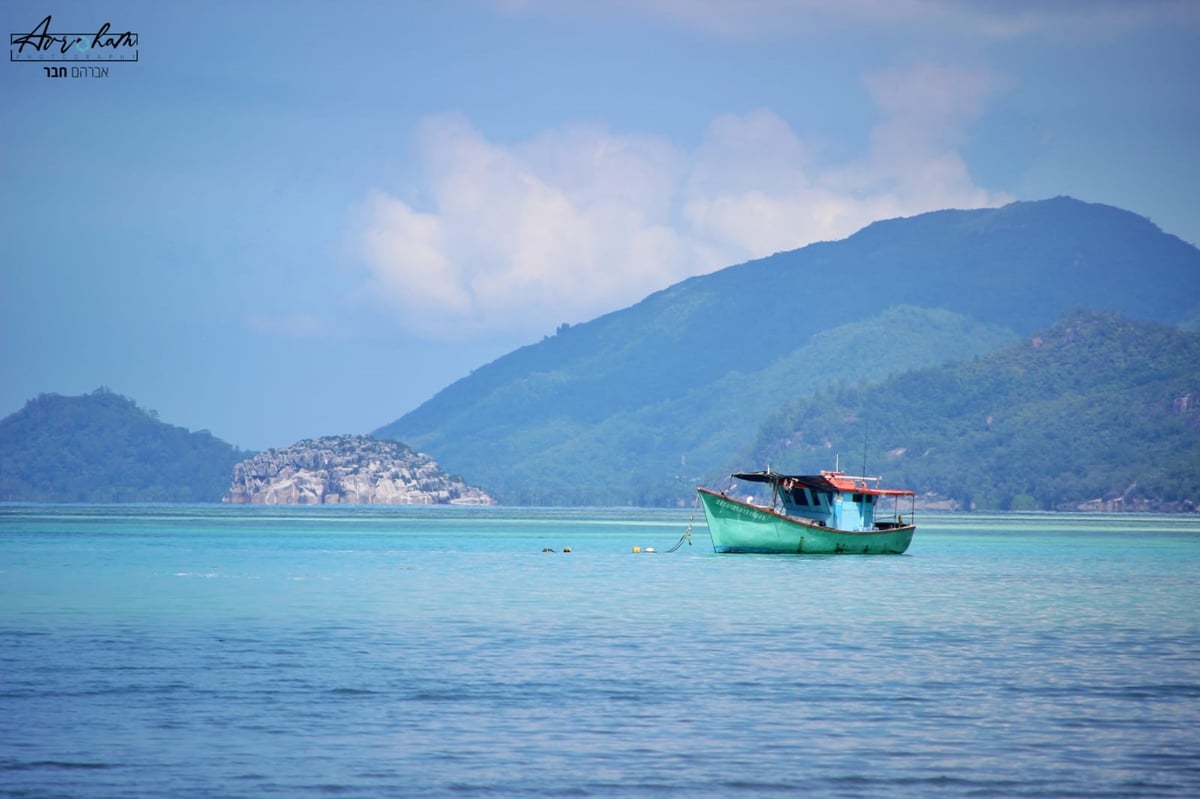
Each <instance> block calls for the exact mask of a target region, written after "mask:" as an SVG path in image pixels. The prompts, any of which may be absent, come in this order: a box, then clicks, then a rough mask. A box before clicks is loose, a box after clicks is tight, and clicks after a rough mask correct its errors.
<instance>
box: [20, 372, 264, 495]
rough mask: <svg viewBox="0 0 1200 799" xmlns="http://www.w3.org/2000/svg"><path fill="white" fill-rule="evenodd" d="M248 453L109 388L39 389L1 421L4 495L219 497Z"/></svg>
mask: <svg viewBox="0 0 1200 799" xmlns="http://www.w3.org/2000/svg"><path fill="white" fill-rule="evenodd" d="M246 455H247V453H244V452H240V451H238V450H237V449H235V448H234V447H232V446H230V445H229V444H226V443H225V442H224V441H221V440H220V439H218V438H215V437H213V436H212V435H211V434H210V433H208V432H197V433H192V432H189V431H187V430H186V429H184V428H182V427H175V426H173V425H169V424H165V423H163V422H161V421H159V420H158V419H157V418H156V417H155V416H154V415H152V414H151V413H150V412H147V411H144V410H142V409H141V408H139V407H138V406H137V404H136V403H135V402H134V401H133V400H131V399H128V398H127V397H122V396H120V395H119V394H114V393H113V392H111V391H109V390H107V389H98V390H97V391H94V392H92V393H91V394H86V395H84V396H80V397H64V396H60V395H58V394H42V395H41V396H39V397H37V398H35V399H32V400H30V401H29V402H27V403H26V404H25V407H24V408H22V409H21V410H20V411H17V412H16V413H14V414H12V415H10V416H8V417H6V418H4V419H2V420H0V501H3V502H14V501H21V502H220V500H221V497H222V495H223V494H224V493H225V491H226V489H227V488H228V487H229V475H230V472H231V471H232V469H233V465H234V464H235V463H237V462H238V461H240V460H242V459H243V458H245V457H246Z"/></svg>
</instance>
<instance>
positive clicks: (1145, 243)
mask: <svg viewBox="0 0 1200 799" xmlns="http://www.w3.org/2000/svg"><path fill="white" fill-rule="evenodd" d="M1075 306H1086V307H1091V308H1097V309H1105V310H1112V311H1117V312H1120V313H1122V314H1124V315H1126V316H1128V317H1129V318H1131V319H1138V320H1148V321H1149V320H1154V321H1160V322H1165V323H1169V324H1180V323H1183V322H1184V321H1185V320H1188V319H1194V318H1195V314H1196V310H1197V308H1198V307H1200V250H1197V249H1196V248H1195V247H1192V246H1191V245H1188V244H1186V243H1185V242H1182V241H1180V240H1179V239H1178V238H1176V237H1175V236H1171V235H1168V234H1166V233H1163V232H1162V231H1161V230H1159V229H1158V228H1157V227H1155V226H1154V225H1153V224H1152V223H1151V222H1150V221H1148V220H1146V219H1145V218H1143V217H1140V216H1137V215H1136V214H1132V213H1129V212H1127V211H1122V210H1120V209H1116V208H1111V207H1108V206H1103V205H1094V204H1089V203H1083V202H1079V201H1078V200H1073V199H1070V198H1066V197H1060V198H1056V199H1053V200H1046V201H1042V202H1022V203H1013V204H1011V205H1008V206H1005V207H1003V208H998V209H986V210H979V211H939V212H935V213H930V214H924V215H921V216H918V217H913V218H909V219H896V220H889V221H885V222H879V223H876V224H873V225H870V226H869V227H867V228H865V229H864V230H862V231H860V232H858V233H856V234H855V235H853V236H851V237H849V238H848V239H845V240H843V241H838V242H826V243H821V244H814V245H811V246H809V247H805V248H803V249H800V250H796V251H792V252H786V253H778V254H776V255H774V256H771V257H769V258H765V259H761V260H758V261H753V262H750V263H746V264H742V265H739V266H734V267H730V268H727V269H723V270H720V271H718V272H715V273H713V274H710V275H705V276H702V277H697V278H692V279H690V280H686V281H684V282H682V283H679V284H677V285H675V286H672V287H670V288H668V289H665V290H663V291H661V292H658V293H656V294H653V295H651V296H649V297H647V298H646V299H645V300H643V301H642V302H640V303H638V304H636V305H634V306H632V307H629V308H626V309H624V310H620V311H616V312H614V313H611V314H608V315H606V316H603V317H600V318H598V319H595V320H592V321H590V322H587V323H585V324H580V325H575V326H570V327H568V326H565V325H564V326H563V327H562V328H560V330H559V332H558V333H557V334H556V335H554V336H550V337H547V338H546V339H545V340H544V341H542V342H540V343H538V344H535V345H531V346H528V347H524V348H522V349H520V350H517V351H515V352H513V353H510V354H509V355H506V356H504V357H503V358H500V359H498V360H497V361H495V362H493V363H491V364H488V365H486V366H483V367H481V368H479V369H477V370H476V371H475V372H473V373H472V374H471V375H470V376H468V377H465V378H463V379H462V380H460V381H458V382H456V383H454V384H453V385H451V386H449V387H448V388H446V389H444V390H443V391H442V392H440V393H439V394H437V395H436V396H435V397H433V398H432V399H430V400H429V401H428V402H426V403H425V404H423V405H422V406H421V407H419V408H417V409H416V410H414V411H412V412H411V413H409V414H407V415H405V416H403V417H401V418H400V419H398V420H397V421H395V422H393V423H392V424H389V425H386V426H385V427H383V428H380V429H379V430H377V431H376V432H375V435H376V436H377V437H382V438H393V439H397V440H402V441H405V442H406V443H409V444H410V445H412V446H414V447H417V448H419V449H421V450H423V451H426V452H430V453H432V454H434V455H435V456H436V457H437V458H438V461H439V462H440V463H442V464H443V465H444V466H445V467H446V468H448V469H451V470H453V471H455V472H457V473H460V474H463V475H465V476H466V477H467V479H469V480H471V481H472V482H476V483H478V484H480V485H482V486H484V487H485V488H486V489H488V490H489V491H490V492H491V493H493V495H495V496H497V497H498V499H499V500H500V501H501V502H508V503H536V504H588V503H597V504H600V503H613V502H616V503H634V504H663V503H671V502H676V501H690V489H689V488H688V486H689V484H690V483H691V482H692V481H693V480H695V479H697V478H700V477H703V476H706V475H710V474H712V473H714V472H716V471H717V470H719V469H720V468H721V467H722V466H723V465H724V464H726V463H727V462H728V461H729V459H730V458H731V457H732V456H733V455H734V454H736V453H737V452H738V451H740V450H741V449H742V448H743V447H744V446H745V443H746V442H747V441H751V440H753V437H754V431H756V430H757V429H758V427H759V425H761V423H762V422H763V420H764V419H765V418H766V417H767V416H768V415H769V414H770V413H771V412H772V411H774V410H775V409H777V408H778V406H779V405H780V404H781V403H783V402H786V401H788V400H790V399H793V398H795V397H803V396H805V395H808V394H811V393H812V392H813V391H815V390H817V389H820V388H823V387H829V386H831V385H834V384H836V383H838V382H839V381H845V382H846V383H847V384H850V383H854V382H858V381H860V380H865V379H875V380H878V379H880V378H881V377H883V376H885V375H886V374H888V373H890V372H889V370H892V369H900V370H903V369H909V368H914V367H916V366H921V365H932V364H936V363H939V362H942V361H945V360H950V359H960V358H969V357H972V356H974V355H977V354H980V353H983V352H986V351H989V350H993V349H997V348H999V347H1002V346H1004V345H1006V344H1008V343H1010V342H1011V341H1012V340H1013V339H1014V338H1015V337H1016V336H1017V335H1029V334H1031V333H1033V332H1034V331H1036V330H1038V329H1042V328H1044V327H1047V326H1049V325H1051V324H1053V323H1054V322H1055V320H1056V319H1057V318H1058V317H1059V315H1060V314H1061V313H1063V312H1064V311H1066V310H1068V309H1069V308H1072V307H1075Z"/></svg>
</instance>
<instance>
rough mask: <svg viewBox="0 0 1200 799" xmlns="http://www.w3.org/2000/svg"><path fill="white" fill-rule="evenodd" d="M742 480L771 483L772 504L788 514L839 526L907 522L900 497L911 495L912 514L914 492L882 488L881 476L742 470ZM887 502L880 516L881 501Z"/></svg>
mask: <svg viewBox="0 0 1200 799" xmlns="http://www.w3.org/2000/svg"><path fill="white" fill-rule="evenodd" d="M733 477H735V478H736V479H738V480H746V481H748V482H754V483H767V484H769V485H770V486H771V491H772V498H771V505H772V507H774V508H776V509H777V510H778V511H779V512H781V513H783V514H784V515H785V516H790V517H795V518H800V519H806V520H808V521H810V522H814V523H817V524H820V525H823V526H825V527H832V528H834V529H837V530H853V531H871V530H887V529H891V528H894V527H898V526H904V519H903V516H901V515H900V510H901V509H900V508H899V499H900V498H901V497H908V498H909V499H910V502H909V508H908V509H907V510H908V512H909V518H910V520H911V518H912V510H913V509H912V503H913V498H914V495H913V492H912V491H903V490H898V489H887V488H880V487H879V481H880V478H878V477H861V476H850V475H846V474H844V473H843V472H827V471H822V472H821V473H820V474H817V475H785V474H776V473H774V472H771V471H770V470H767V471H765V472H738V473H736V474H734V475H733ZM889 497H890V498H893V501H892V502H887V503H886V507H885V508H884V509H883V510H882V511H881V513H880V517H879V519H878V520H877V518H876V509H877V508H878V506H879V505H880V503H881V501H884V500H886V499H887V498H889Z"/></svg>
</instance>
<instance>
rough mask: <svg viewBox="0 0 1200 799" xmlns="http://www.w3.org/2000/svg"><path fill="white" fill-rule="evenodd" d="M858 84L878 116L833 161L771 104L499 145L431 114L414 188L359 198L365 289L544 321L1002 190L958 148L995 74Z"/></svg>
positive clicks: (452, 325)
mask: <svg viewBox="0 0 1200 799" xmlns="http://www.w3.org/2000/svg"><path fill="white" fill-rule="evenodd" d="M864 84H865V87H866V89H867V90H868V91H869V92H870V93H871V95H872V97H873V98H874V99H875V101H876V104H877V105H878V107H879V110H880V117H879V121H878V123H877V125H876V126H875V128H874V130H873V132H872V136H871V139H870V142H871V143H870V148H869V151H868V152H865V153H863V154H861V156H860V157H858V158H856V159H854V160H853V161H852V162H850V163H839V164H825V163H819V162H817V161H816V160H815V159H814V157H813V156H812V154H811V153H810V148H809V147H807V146H806V144H805V142H803V141H801V140H800V138H799V137H798V136H797V135H796V133H795V132H794V131H793V130H792V129H791V128H790V127H789V126H788V124H787V123H786V122H785V121H784V120H782V119H781V118H780V117H779V116H777V115H776V114H774V113H772V112H770V111H767V110H760V111H755V112H752V113H748V114H745V115H726V116H722V117H719V118H717V119H714V120H713V121H712V122H711V123H710V124H709V126H708V128H707V130H706V131H705V132H704V136H703V138H702V140H701V142H700V144H699V145H697V146H696V147H695V148H694V149H691V150H685V149H682V148H680V147H678V146H676V145H674V144H672V143H671V142H669V141H667V140H665V139H663V138H659V137H654V136H645V135H631V134H624V133H616V132H613V131H611V130H608V129H606V128H603V127H600V126H596V125H573V126H567V127H564V128H562V129H555V130H550V131H545V132H543V133H541V134H540V135H538V136H536V137H534V138H532V139H531V140H529V141H526V142H521V143H518V144H511V145H509V144H500V143H497V142H494V141H490V140H488V139H487V138H486V137H485V136H484V135H483V134H482V133H480V132H479V131H477V130H475V129H474V128H473V127H472V126H471V125H470V124H469V122H468V121H467V120H466V119H464V118H462V117H460V116H457V115H443V116H435V117H430V118H428V119H426V120H425V121H424V123H423V124H422V126H421V129H420V130H419V131H418V134H417V136H416V154H417V158H418V159H419V162H420V166H421V168H422V177H421V180H420V185H418V186H415V187H412V188H414V189H415V190H414V191H412V192H411V193H410V194H407V195H406V196H408V197H409V199H400V198H398V197H396V196H392V195H390V194H388V193H385V192H383V191H375V192H373V193H372V194H371V195H370V196H368V197H367V198H366V200H365V201H364V202H363V203H362V205H361V207H360V209H359V218H358V227H357V230H356V231H355V232H354V236H353V244H354V249H355V251H356V255H357V258H358V260H359V262H360V263H361V265H362V266H363V267H364V269H365V272H366V285H365V287H364V288H365V290H366V293H367V294H368V295H369V296H370V297H371V298H372V299H373V301H375V302H377V303H378V304H380V305H381V306H382V307H384V308H387V309H391V310H394V311H396V312H398V319H399V322H400V324H401V325H402V326H404V327H405V328H407V329H408V330H409V331H410V332H414V333H418V334H421V335H425V336H429V337H433V338H443V339H444V338H451V339H453V338H465V337H477V336H482V335H489V334H492V333H496V332H506V333H509V332H514V331H520V332H523V333H526V334H538V333H543V332H547V331H549V330H551V329H553V328H554V327H555V326H556V325H557V324H558V323H560V322H563V321H568V322H577V321H584V320H586V319H590V318H592V317H594V316H596V315H598V314H600V313H604V312H606V311H610V310H613V309H615V308H618V307H622V306H624V305H627V304H629V303H632V302H635V301H637V300H639V299H641V298H642V297H644V296H645V295H647V294H649V293H650V292H653V291H656V290H658V289H661V288H664V287H666V286H667V285H670V284H671V283H673V282H676V281H678V280H681V279H683V278H685V277H688V276H690V275H695V274H701V273H705V272H709V271H712V270H714V269H717V268H719V267H722V266H726V265H729V264H733V263H738V262H740V261H744V260H747V259H750V258H755V257H760V256H765V255H769V254H771V253H773V252H778V251H781V250H787V249H793V248H797V247H801V246H804V245H805V244H808V243H811V242H813V241H818V240H828V239H835V238H841V237H844V236H846V235H849V234H850V233H853V232H854V231H855V230H857V229H859V228H861V227H862V226H864V225H866V224H868V223H870V222H872V221H874V220H876V219H880V218H884V217H893V216H900V215H907V214H914V213H920V212H923V211H928V210H933V209H938V208H947V207H959V208H963V207H979V206H985V205H997V204H1000V203H1003V202H1006V201H1007V200H1008V199H1009V198H1008V197H1006V196H1003V195H997V194H993V193H991V192H988V191H987V190H986V189H983V188H980V187H978V186H976V185H974V183H973V182H972V180H971V177H970V174H969V172H968V169H967V166H966V164H965V163H964V161H963V159H962V157H961V155H960V152H959V150H960V148H961V147H962V145H963V143H964V142H965V140H966V134H967V128H968V127H969V125H970V124H971V123H972V122H973V121H974V120H975V119H976V118H977V117H978V116H979V115H980V114H981V113H982V110H983V106H984V102H985V101H986V99H987V97H988V95H989V94H990V93H992V92H994V91H995V90H996V89H997V88H998V87H999V86H1000V85H1001V82H1000V81H999V80H998V79H997V78H996V77H994V76H992V75H990V74H988V73H985V72H979V71H970V70H963V69H958V68H947V67H939V66H933V65H917V66H914V67H909V68H906V69H900V70H890V71H886V72H879V73H875V74H872V75H869V76H867V77H866V78H865V80H864Z"/></svg>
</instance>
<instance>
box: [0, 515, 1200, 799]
mask: <svg viewBox="0 0 1200 799" xmlns="http://www.w3.org/2000/svg"><path fill="white" fill-rule="evenodd" d="M689 515H690V511H686V510H685V511H675V512H666V511H644V510H627V509H587V510H540V509H539V510H529V509H511V508H509V509H503V508H501V509H496V508H429V509H411V508H404V509H396V508H351V509H347V508H313V509H303V508H288V509H278V508H262V507H256V508H246V507H221V506H186V507H162V506H138V507H128V506H124V507H117V506H79V507H72V506H67V507H62V506H60V507H50V506H11V505H9V506H0V796H4V797H60V796H61V797H238V796H279V797H318V796H338V797H385V796H397V797H408V796H413V797H470V796H501V797H503V796H517V797H521V796H534V797H540V796H581V797H586V796H597V797H660V796H662V797H666V796H669V797H727V796H758V797H771V796H793V795H804V796H817V797H820V796H844V797H876V796H886V797H927V796H934V795H936V796H941V797H945V796H951V797H957V796H964V797H965V796H1036V797H1068V796H1070V797H1117V796H1130V797H1154V796H1165V797H1196V796H1200V519H1198V518H1196V517H1189V518H1182V517H1167V516H1119V517H1118V516H1096V515H1086V516H1084V515H1078V516H1076V515H1048V514H1047V515H1033V514H1029V515H961V516H960V515H934V514H924V515H920V514H918V520H917V521H918V525H919V527H918V530H917V535H916V538H915V539H914V541H913V545H912V547H911V549H909V552H908V554H907V555H904V556H898V557H896V556H892V557H889V556H879V557H853V556H840V557H839V556H834V557H813V556H794V557H788V556H755V555H720V556H718V555H714V554H713V553H712V548H711V544H710V542H709V539H708V535H707V530H706V528H705V527H704V524H703V522H702V521H697V523H696V527H695V530H694V536H693V539H694V545H693V546H688V545H687V544H684V546H683V547H682V548H681V549H679V550H678V551H677V552H674V553H670V554H668V553H667V552H666V551H665V550H667V549H669V548H670V547H671V546H672V545H673V544H674V543H675V542H676V541H678V540H679V537H680V535H681V534H682V532H683V530H684V528H685V527H686V526H687V523H688V517H689ZM564 546H569V547H571V548H572V550H573V551H572V552H571V553H569V554H564V553H563V552H562V551H561V550H562V548H563V547H564ZM634 546H640V547H642V548H646V547H654V548H656V549H657V550H658V552H657V553H656V554H645V553H643V554H633V552H632V548H633V547H634ZM544 547H550V548H553V549H554V550H558V551H556V552H543V551H542V550H543V548H544Z"/></svg>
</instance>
